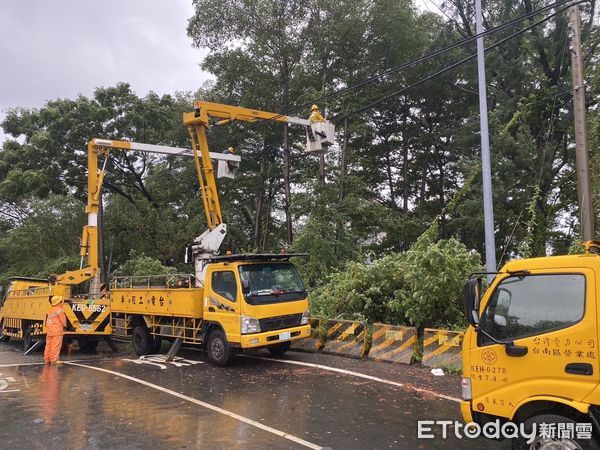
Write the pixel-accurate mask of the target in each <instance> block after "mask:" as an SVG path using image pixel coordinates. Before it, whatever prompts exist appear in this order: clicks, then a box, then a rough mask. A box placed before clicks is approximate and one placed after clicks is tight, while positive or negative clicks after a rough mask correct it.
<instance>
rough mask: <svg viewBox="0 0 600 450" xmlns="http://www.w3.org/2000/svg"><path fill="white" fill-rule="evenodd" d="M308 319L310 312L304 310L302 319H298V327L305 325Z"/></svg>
mask: <svg viewBox="0 0 600 450" xmlns="http://www.w3.org/2000/svg"><path fill="white" fill-rule="evenodd" d="M309 317H310V310H308V309H307V310H306V311H304V312H303V313H302V319H300V325H306V324H307V323H308V319H309Z"/></svg>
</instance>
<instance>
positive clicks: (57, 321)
mask: <svg viewBox="0 0 600 450" xmlns="http://www.w3.org/2000/svg"><path fill="white" fill-rule="evenodd" d="M66 326H67V316H66V314H65V311H64V310H63V308H62V305H56V306H53V307H52V310H51V311H50V313H49V314H48V318H47V319H46V335H47V336H63V335H64V334H65V327H66Z"/></svg>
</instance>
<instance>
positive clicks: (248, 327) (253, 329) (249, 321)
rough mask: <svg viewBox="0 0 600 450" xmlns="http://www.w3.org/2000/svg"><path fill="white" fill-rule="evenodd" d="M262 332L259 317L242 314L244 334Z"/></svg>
mask: <svg viewBox="0 0 600 450" xmlns="http://www.w3.org/2000/svg"><path fill="white" fill-rule="evenodd" d="M252 333H260V324H259V323H258V319H256V318H254V317H250V316H242V334H252Z"/></svg>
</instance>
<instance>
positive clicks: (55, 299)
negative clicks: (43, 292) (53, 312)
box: [50, 295, 63, 306]
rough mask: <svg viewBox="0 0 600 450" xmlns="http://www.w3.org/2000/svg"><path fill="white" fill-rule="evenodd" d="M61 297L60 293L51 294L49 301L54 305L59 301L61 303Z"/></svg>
mask: <svg viewBox="0 0 600 450" xmlns="http://www.w3.org/2000/svg"><path fill="white" fill-rule="evenodd" d="M62 301H63V298H62V296H61V295H53V296H52V298H51V299H50V303H52V306H56V305H58V304H59V303H62Z"/></svg>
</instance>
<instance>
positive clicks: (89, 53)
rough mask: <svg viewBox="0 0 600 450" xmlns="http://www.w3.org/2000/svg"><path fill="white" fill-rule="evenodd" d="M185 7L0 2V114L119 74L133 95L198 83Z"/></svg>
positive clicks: (121, 0) (106, 0)
mask: <svg viewBox="0 0 600 450" xmlns="http://www.w3.org/2000/svg"><path fill="white" fill-rule="evenodd" d="M224 1H226V0H224ZM415 3H416V4H417V5H419V7H420V8H421V9H425V7H429V8H432V5H434V0H417V1H416V2H415ZM432 9H433V10H435V8H432ZM192 13H193V7H192V0H102V1H92V0H27V1H25V0H12V1H11V0H5V1H2V2H1V4H0V61H2V69H1V70H0V121H1V120H2V118H3V117H4V111H6V109H7V108H12V107H16V106H24V107H41V106H43V105H44V103H45V102H46V101H48V100H52V99H55V98H75V97H77V95H78V94H83V95H85V96H91V95H92V93H93V91H94V88H96V87H98V86H114V85H115V84H116V83H118V82H119V81H125V82H128V83H130V84H131V86H132V89H133V90H134V92H136V94H138V95H139V96H143V95H145V94H146V93H147V92H148V91H150V90H152V91H154V92H156V93H158V94H167V93H175V91H194V90H196V89H198V88H199V87H200V86H201V85H202V83H203V82H204V81H206V80H207V79H209V78H210V75H209V74H207V73H204V72H202V71H201V70H200V68H199V63H200V62H201V61H202V58H203V56H204V55H205V54H206V50H199V49H194V48H192V46H191V39H189V38H188V37H187V34H186V26H187V20H188V19H189V18H190V17H191V15H192ZM4 139H5V136H4V135H3V134H2V130H1V128H0V142H2V141H3V140H4Z"/></svg>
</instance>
